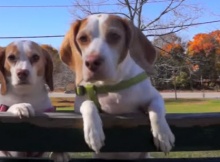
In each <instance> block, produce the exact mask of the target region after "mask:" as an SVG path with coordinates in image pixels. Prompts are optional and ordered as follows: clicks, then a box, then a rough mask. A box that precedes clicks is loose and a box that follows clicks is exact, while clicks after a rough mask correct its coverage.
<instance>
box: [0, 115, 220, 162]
mask: <svg viewBox="0 0 220 162" xmlns="http://www.w3.org/2000/svg"><path fill="white" fill-rule="evenodd" d="M101 117H102V120H103V125H104V131H105V135H106V141H105V146H104V147H103V149H102V150H101V151H103V152H137V151H140V152H144V151H151V152H154V151H158V150H157V149H156V148H155V146H154V145H153V139H152V134H151V132H150V125H149V119H148V118H147V117H146V116H145V115H124V116H111V115H104V114H101ZM166 118H167V120H168V123H169V125H170V126H171V129H172V131H173V132H174V134H175V136H176V143H175V148H174V149H173V151H204V150H220V113H202V114H167V116H166ZM82 126H83V125H82V117H81V115H79V114H76V113H45V114H43V115H41V116H36V117H33V118H25V119H19V118H17V117H14V116H13V115H11V114H10V113H7V112H1V113H0V139H3V140H0V150H11V151H27V150H28V151H58V152H59V151H62V152H90V151H91V150H90V149H89V148H88V146H87V145H86V143H85V142H84V136H83V129H82ZM11 160H12V161H13V159H11ZM87 160H88V159H87ZM90 160H91V159H90ZM148 160H149V159H148ZM152 160H154V161H155V160H156V159H152ZM157 160H158V162H159V161H160V160H162V159H157ZM197 160H199V159H197ZM203 160H204V159H203ZM205 160H207V162H209V161H210V162H215V161H216V158H209V159H205ZM218 160H219V159H218ZM0 161H1V160H0ZM76 161H77V160H76ZM85 161H86V160H85ZM92 161H93V160H92ZM150 161H151V160H150ZM163 161H164V162H166V160H165V159H163ZM169 161H171V162H172V161H173V160H169ZM190 161H192V162H197V161H196V159H193V160H190ZM200 161H201V159H200ZM7 162H8V161H7ZM179 162H181V159H179Z"/></svg>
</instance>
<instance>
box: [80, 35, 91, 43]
mask: <svg viewBox="0 0 220 162" xmlns="http://www.w3.org/2000/svg"><path fill="white" fill-rule="evenodd" d="M79 41H80V42H82V43H86V42H88V41H89V38H88V36H86V35H82V36H80V37H79Z"/></svg>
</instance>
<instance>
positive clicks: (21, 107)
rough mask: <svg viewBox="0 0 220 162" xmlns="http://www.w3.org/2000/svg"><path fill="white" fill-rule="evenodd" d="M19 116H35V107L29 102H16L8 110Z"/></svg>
mask: <svg viewBox="0 0 220 162" xmlns="http://www.w3.org/2000/svg"><path fill="white" fill-rule="evenodd" d="M7 112H10V113H12V114H14V115H16V116H18V117H19V118H23V117H29V116H34V115H35V112H34V108H33V107H32V105H31V104H29V103H20V104H14V105H12V106H10V107H9V109H8V111H7Z"/></svg>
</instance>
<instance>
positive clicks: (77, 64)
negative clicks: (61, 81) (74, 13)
mask: <svg viewBox="0 0 220 162" xmlns="http://www.w3.org/2000/svg"><path fill="white" fill-rule="evenodd" d="M82 21H83V20H82ZM80 24H81V21H80V20H77V21H76V22H74V23H73V24H72V25H71V27H70V29H69V31H68V32H67V33H66V35H65V37H64V40H63V42H62V45H61V47H60V58H61V60H62V61H63V62H64V63H65V64H67V65H68V66H69V68H70V69H71V70H72V71H73V72H74V73H75V84H76V85H78V84H79V83H80V82H81V81H82V58H81V54H80V51H79V47H78V45H77V42H76V35H77V33H78V30H79V27H80Z"/></svg>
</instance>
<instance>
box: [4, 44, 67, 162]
mask: <svg viewBox="0 0 220 162" xmlns="http://www.w3.org/2000/svg"><path fill="white" fill-rule="evenodd" d="M52 73H53V63H52V59H51V57H50V54H49V53H48V52H47V51H45V50H44V49H42V48H41V47H40V46H39V45H38V44H37V43H35V42H32V41H26V40H22V41H15V42H12V43H10V44H9V45H8V46H7V47H5V48H3V49H1V51H0V83H1V89H0V90H1V93H0V111H7V112H11V113H13V114H14V115H16V116H18V117H20V118H22V117H29V116H34V115H35V114H39V113H43V112H49V111H54V108H53V106H52V104H51V102H50V99H49V97H48V91H47V89H46V87H45V84H47V85H48V86H49V88H50V90H51V91H52V90H53V76H52V75H53V74H52ZM28 154H29V153H26V152H14V151H1V152H0V156H7V157H24V156H41V155H42V154H41V153H30V154H29V155H28ZM52 158H54V159H55V161H60V162H63V161H67V160H68V155H67V154H65V153H64V154H63V153H56V154H53V156H52Z"/></svg>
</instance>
